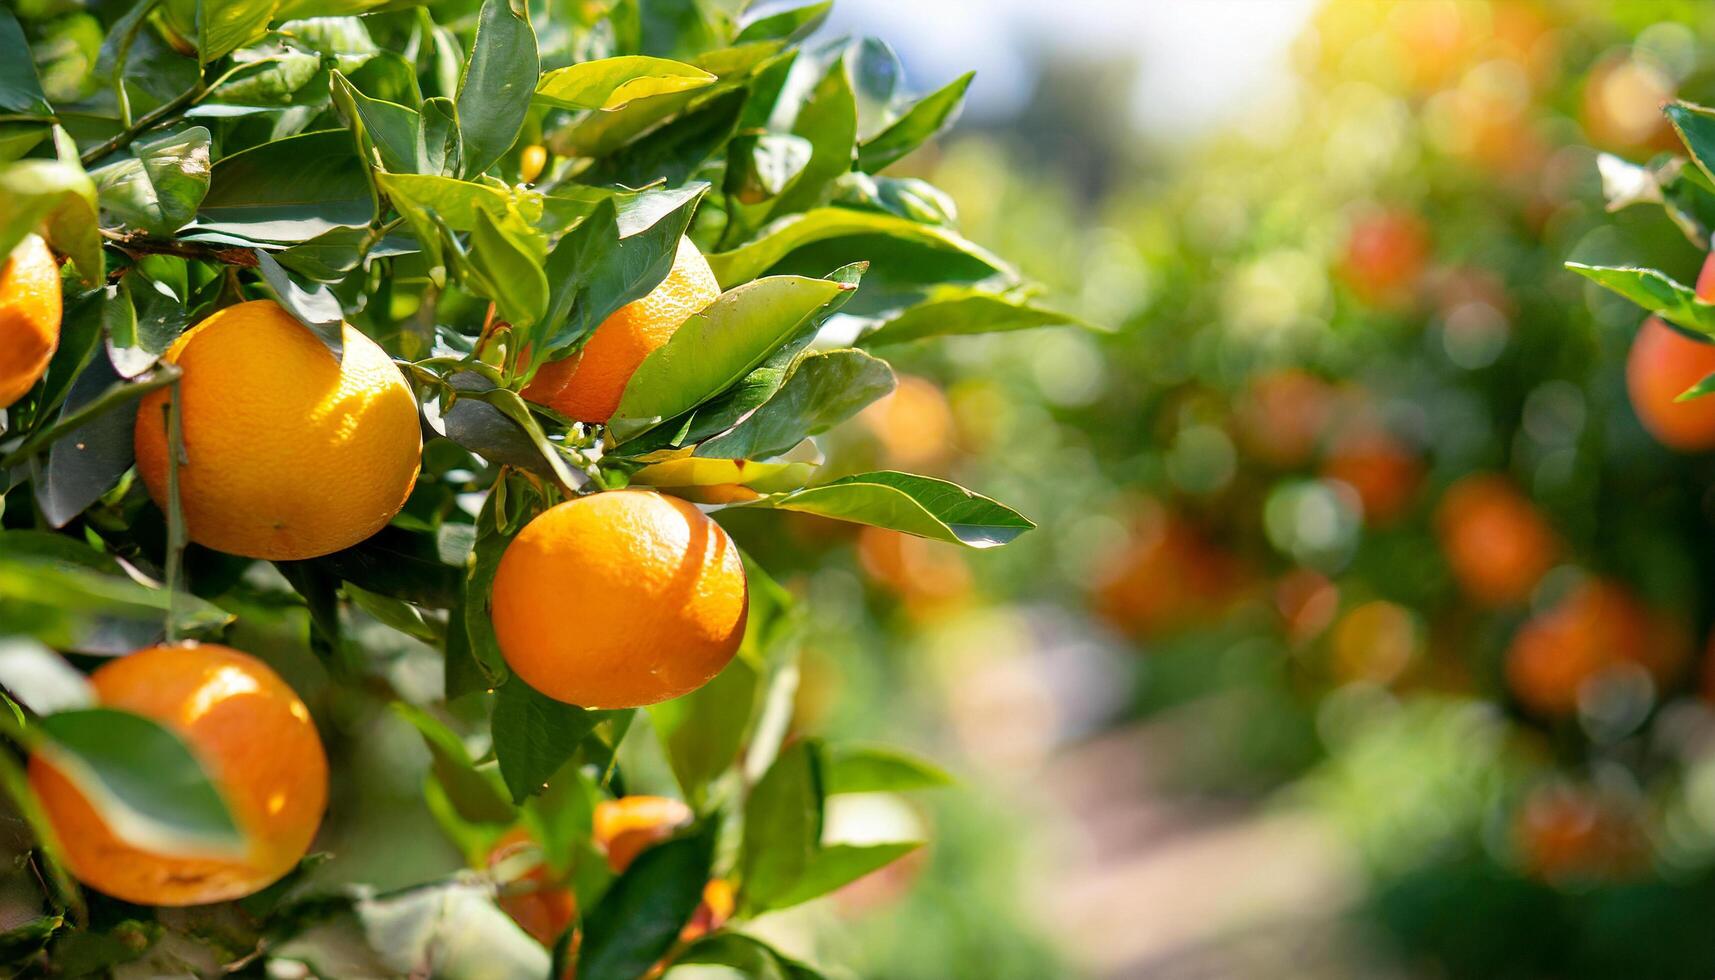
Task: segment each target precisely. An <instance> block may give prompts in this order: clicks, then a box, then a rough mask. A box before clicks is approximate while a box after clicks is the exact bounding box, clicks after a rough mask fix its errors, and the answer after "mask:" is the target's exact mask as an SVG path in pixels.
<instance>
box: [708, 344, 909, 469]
mask: <svg viewBox="0 0 1715 980" xmlns="http://www.w3.org/2000/svg"><path fill="white" fill-rule="evenodd" d="M893 384H894V381H893V369H892V368H890V367H888V365H887V362H886V361H883V360H881V359H879V358H875V357H871V356H870V355H868V354H865V353H863V352H862V351H856V350H832V351H822V352H818V353H814V354H806V355H804V356H803V357H801V358H799V359H798V360H797V361H796V362H795V363H794V364H793V366H792V369H791V371H790V372H789V373H788V374H787V375H786V380H785V382H784V383H783V384H782V385H781V386H780V389H779V390H778V391H776V392H775V393H774V394H773V396H772V397H770V398H769V399H768V401H766V402H764V403H763V404H762V405H761V406H760V407H758V408H757V409H756V411H754V412H752V413H751V414H750V415H749V416H748V417H746V418H745V420H744V421H742V422H740V423H739V424H738V425H737V426H735V427H734V428H733V429H732V431H730V432H727V433H726V434H724V435H720V436H716V437H715V438H713V439H710V440H709V441H707V442H705V443H703V444H702V445H699V446H698V447H697V455H698V456H711V457H721V458H726V459H766V458H768V457H770V456H776V455H779V454H780V453H783V452H786V451H787V450H789V449H791V448H792V447H793V446H796V445H797V444H798V443H800V442H802V441H803V440H804V439H806V438H808V437H810V436H813V435H819V434H820V433H823V432H826V431H827V430H829V429H831V428H833V427H834V426H836V425H838V424H840V423H841V422H844V421H845V420H846V419H849V418H851V417H852V416H853V415H856V414H857V413H858V412H860V411H862V410H863V409H864V407H865V406H867V405H868V404H869V403H871V402H873V401H875V400H876V399H877V398H880V397H881V396H883V395H885V394H887V393H888V392H890V391H892V390H893Z"/></svg>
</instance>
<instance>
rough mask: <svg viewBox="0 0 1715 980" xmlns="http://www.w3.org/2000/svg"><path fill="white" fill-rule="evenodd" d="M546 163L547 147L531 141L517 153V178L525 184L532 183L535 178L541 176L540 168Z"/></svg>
mask: <svg viewBox="0 0 1715 980" xmlns="http://www.w3.org/2000/svg"><path fill="white" fill-rule="evenodd" d="M547 165H548V148H547V147H545V146H543V145H542V144H540V143H532V144H530V145H529V146H526V147H525V148H524V149H523V151H522V152H520V153H519V154H518V179H519V180H521V181H523V182H524V183H526V184H534V183H535V182H536V178H537V177H540V176H542V168H543V167H546V166H547Z"/></svg>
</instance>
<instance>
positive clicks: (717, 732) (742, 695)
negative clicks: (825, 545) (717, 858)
mask: <svg viewBox="0 0 1715 980" xmlns="http://www.w3.org/2000/svg"><path fill="white" fill-rule="evenodd" d="M3 681H4V678H3V677H0V682H3ZM757 682H758V677H757V672H756V668H755V667H754V666H752V665H751V664H749V663H747V662H746V661H745V660H744V659H743V658H739V657H735V658H733V660H732V661H731V662H729V663H728V664H727V665H726V667H725V668H724V669H722V671H721V672H720V673H719V674H717V675H715V679H714V680H712V681H710V682H708V683H707V684H704V685H703V686H702V687H700V688H698V689H696V690H695V691H692V692H691V693H689V694H687V695H684V696H683V697H678V698H674V699H673V700H671V701H664V702H662V703H660V704H656V705H651V706H650V707H649V720H650V721H651V722H652V723H653V726H654V728H655V733H656V734H657V735H658V736H660V738H661V742H662V745H663V746H664V747H665V749H666V751H667V761H668V762H669V763H671V764H672V766H673V775H674V776H675V777H676V778H677V779H678V781H679V786H680V787H681V788H683V789H684V791H685V795H686V796H687V797H689V798H690V800H691V801H692V803H693V804H695V803H697V802H699V801H700V800H701V798H702V793H703V790H704V788H705V787H706V786H707V785H708V784H709V782H711V781H712V780H713V779H714V778H715V777H716V776H719V775H720V774H721V773H722V772H723V771H725V770H726V769H727V767H729V766H731V765H732V763H733V759H734V758H735V757H736V756H737V755H738V751H739V748H740V746H741V745H742V744H743V742H744V736H745V734H746V732H747V731H748V729H749V727H750V719H751V714H752V712H753V711H754V710H755V708H756V697H757V693H758V689H757Z"/></svg>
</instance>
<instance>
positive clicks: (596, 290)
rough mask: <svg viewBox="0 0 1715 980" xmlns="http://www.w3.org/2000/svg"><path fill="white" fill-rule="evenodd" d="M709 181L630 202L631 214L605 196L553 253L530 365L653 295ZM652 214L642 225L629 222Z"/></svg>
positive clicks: (572, 344)
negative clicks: (544, 307) (543, 313)
mask: <svg viewBox="0 0 1715 980" xmlns="http://www.w3.org/2000/svg"><path fill="white" fill-rule="evenodd" d="M707 190H708V185H707V184H704V183H696V184H690V185H687V186H686V187H683V188H680V189H679V190H676V191H661V192H655V193H654V194H653V196H650V197H644V196H639V197H637V198H634V199H632V200H631V201H630V202H628V211H627V213H626V214H625V216H624V218H625V220H622V216H621V214H620V213H619V212H618V211H617V210H616V208H615V206H614V203H613V202H612V201H603V202H602V203H600V204H598V205H597V206H596V209H595V210H594V211H593V212H592V213H591V214H590V216H589V217H587V218H585V219H584V220H583V222H582V223H580V224H579V225H578V226H577V227H576V228H573V229H572V230H571V232H569V233H568V234H567V235H566V236H565V237H563V238H561V239H560V241H559V243H558V244H556V245H555V246H554V249H553V251H552V252H551V253H550V254H549V256H548V265H547V275H548V281H549V282H550V283H552V286H551V288H550V291H549V297H548V312H547V315H546V316H544V317H543V319H542V326H541V329H539V330H537V331H535V332H534V333H533V334H532V335H531V336H529V337H527V338H526V341H527V342H528V343H530V344H531V352H532V354H531V356H532V367H535V366H538V365H540V364H542V363H543V362H544V361H547V360H549V359H551V358H552V357H554V356H555V355H559V354H561V353H562V352H564V351H567V350H569V349H572V348H573V347H575V346H576V345H578V344H580V343H581V342H582V341H583V340H584V339H585V338H587V337H588V336H589V334H590V333H592V332H593V331H594V330H595V328H596V327H598V326H600V325H601V323H602V321H604V320H606V319H607V318H608V317H609V316H611V315H612V314H613V313H614V311H616V310H618V309H619V308H620V307H622V306H624V305H625V304H627V303H630V302H632V301H633V300H637V299H641V298H643V297H644V296H647V295H648V294H649V292H650V291H651V290H653V289H654V288H655V287H656V286H658V285H660V284H661V282H662V280H664V279H666V278H667V274H668V273H669V272H671V271H672V268H673V262H674V259H675V257H676V256H677V255H678V251H679V241H680V239H681V238H683V237H684V234H685V229H686V228H687V227H688V226H689V225H690V223H691V216H692V214H694V213H695V211H696V208H697V204H698V202H700V201H701V200H702V197H703V194H704V192H706V191H707ZM627 221H629V222H630V223H632V224H634V225H635V224H637V223H638V222H641V221H648V224H646V225H644V226H643V227H641V228H631V229H628V228H627V227H626V222H627Z"/></svg>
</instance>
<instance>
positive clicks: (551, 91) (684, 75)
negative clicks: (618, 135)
mask: <svg viewBox="0 0 1715 980" xmlns="http://www.w3.org/2000/svg"><path fill="white" fill-rule="evenodd" d="M714 80H715V76H714V75H711V74H709V73H708V72H706V71H704V70H702V69H701V68H698V67H696V66H694V65H687V64H683V63H681V62H677V61H670V60H668V59H665V58H651V57H648V56H646V55H625V56H621V57H617V58H602V59H599V60H596V61H585V62H582V63H580V64H576V65H571V66H569V67H566V68H556V69H554V70H553V71H550V72H546V73H544V74H543V75H542V79H541V81H539V82H537V83H536V101H537V102H544V103H547V104H548V105H553V106H558V107H560V108H562V109H601V110H608V111H611V110H614V109H621V108H624V107H625V106H626V105H628V104H630V103H631V102H633V101H635V100H637V99H647V98H650V97H652V96H657V95H671V94H673V93H675V92H687V91H690V90H692V89H698V88H702V87H704V86H706V85H708V84H710V83H712V82H713V81H714Z"/></svg>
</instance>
